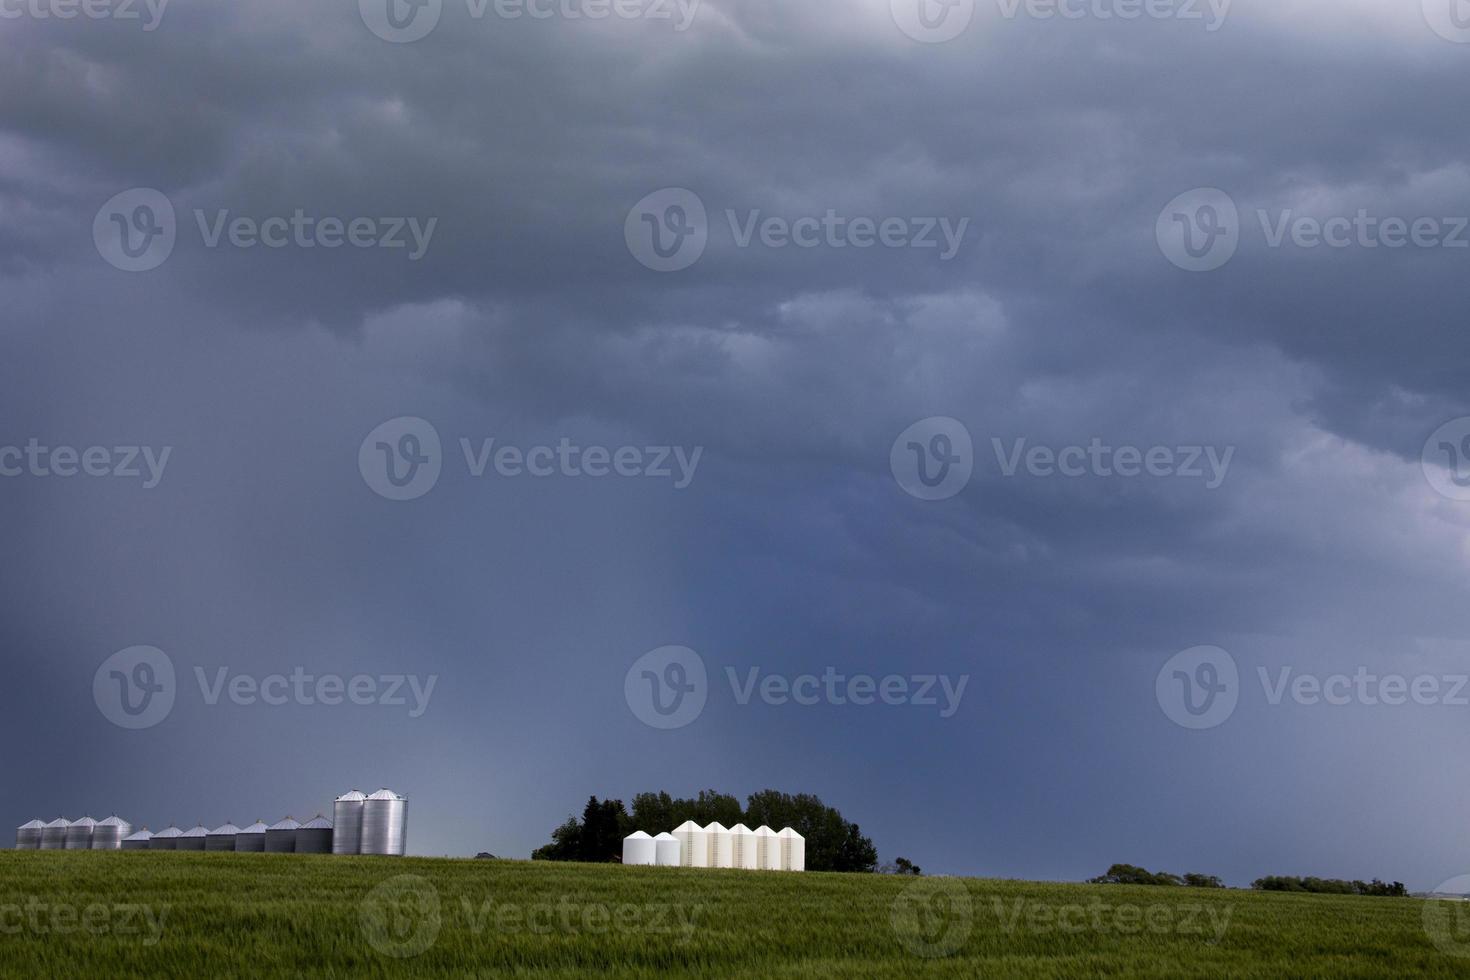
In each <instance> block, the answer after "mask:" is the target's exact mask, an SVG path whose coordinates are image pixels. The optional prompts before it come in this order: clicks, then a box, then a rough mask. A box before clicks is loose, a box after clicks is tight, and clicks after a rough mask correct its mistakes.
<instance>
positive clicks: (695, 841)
mask: <svg viewBox="0 0 1470 980" xmlns="http://www.w3.org/2000/svg"><path fill="white" fill-rule="evenodd" d="M674 836H675V837H677V838H679V862H680V864H682V865H683V866H684V867H686V868H707V867H709V834H707V833H705V832H704V828H703V827H701V826H700V825H699V824H697V823H695V822H694V821H693V820H685V821H684V822H683V823H681V824H679V826H677V827H675V828H674Z"/></svg>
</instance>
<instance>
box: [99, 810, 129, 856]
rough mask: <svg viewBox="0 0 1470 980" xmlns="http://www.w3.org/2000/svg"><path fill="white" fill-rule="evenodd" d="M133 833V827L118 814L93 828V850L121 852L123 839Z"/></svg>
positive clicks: (101, 821) (100, 821)
mask: <svg viewBox="0 0 1470 980" xmlns="http://www.w3.org/2000/svg"><path fill="white" fill-rule="evenodd" d="M132 832H133V825H132V824H130V823H128V822H127V821H126V820H124V819H123V818H122V817H119V816H118V815H117V814H113V815H112V816H110V817H108V818H107V819H106V820H99V821H97V826H96V827H93V828H92V850H94V851H120V850H122V842H123V838H124V837H126V836H128V835H129V834H131V833H132Z"/></svg>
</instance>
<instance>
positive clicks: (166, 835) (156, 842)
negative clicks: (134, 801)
mask: <svg viewBox="0 0 1470 980" xmlns="http://www.w3.org/2000/svg"><path fill="white" fill-rule="evenodd" d="M181 834H183V831H182V830H180V829H179V828H177V827H165V828H163V829H162V830H160V831H159V832H158V833H156V834H154V835H153V836H152V837H151V838H149V840H148V849H149V850H150V851H177V850H178V849H179V836H180V835H181Z"/></svg>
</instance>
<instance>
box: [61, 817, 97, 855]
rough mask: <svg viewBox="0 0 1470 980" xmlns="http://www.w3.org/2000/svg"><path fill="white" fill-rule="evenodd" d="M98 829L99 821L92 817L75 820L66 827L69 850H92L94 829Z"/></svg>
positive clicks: (67, 847)
mask: <svg viewBox="0 0 1470 980" xmlns="http://www.w3.org/2000/svg"><path fill="white" fill-rule="evenodd" d="M96 829H97V821H95V820H93V819H92V818H91V817H83V818H82V819H80V820H73V821H72V822H71V823H69V824H67V827H66V849H67V850H68V851H90V850H91V849H92V831H94V830H96Z"/></svg>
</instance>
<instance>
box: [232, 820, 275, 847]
mask: <svg viewBox="0 0 1470 980" xmlns="http://www.w3.org/2000/svg"><path fill="white" fill-rule="evenodd" d="M269 829H270V828H269V827H267V826H266V825H265V822H264V821H262V820H257V821H255V823H253V824H251V825H250V826H248V827H241V828H240V832H239V833H238V834H236V835H235V850H237V851H249V852H251V853H254V854H259V853H261V852H262V851H264V850H265V835H266V832H267V831H268V830H269Z"/></svg>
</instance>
